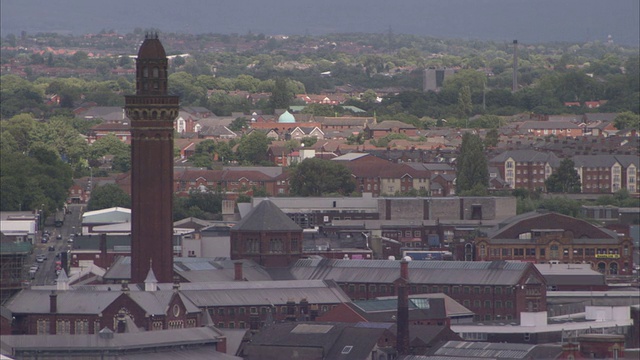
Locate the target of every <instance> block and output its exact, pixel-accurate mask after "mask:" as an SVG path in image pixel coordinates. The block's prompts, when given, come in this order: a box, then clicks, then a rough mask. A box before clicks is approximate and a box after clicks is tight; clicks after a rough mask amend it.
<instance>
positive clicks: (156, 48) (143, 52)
mask: <svg viewBox="0 0 640 360" xmlns="http://www.w3.org/2000/svg"><path fill="white" fill-rule="evenodd" d="M166 58H167V54H166V53H165V52H164V47H163V46H162V43H161V42H160V40H158V35H157V34H156V35H154V36H150V35H147V36H146V37H145V39H144V42H143V43H142V45H141V46H140V49H139V50H138V59H166Z"/></svg>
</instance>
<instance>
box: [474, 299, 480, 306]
mask: <svg viewBox="0 0 640 360" xmlns="http://www.w3.org/2000/svg"><path fill="white" fill-rule="evenodd" d="M480 304H481V302H480V300H473V307H475V308H479V307H480Z"/></svg>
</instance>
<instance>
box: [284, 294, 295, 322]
mask: <svg viewBox="0 0 640 360" xmlns="http://www.w3.org/2000/svg"><path fill="white" fill-rule="evenodd" d="M286 320H287V321H296V302H295V301H293V299H289V300H287V317H286Z"/></svg>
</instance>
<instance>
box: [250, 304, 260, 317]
mask: <svg viewBox="0 0 640 360" xmlns="http://www.w3.org/2000/svg"><path fill="white" fill-rule="evenodd" d="M249 314H251V315H257V314H258V308H257V307H255V306H252V307H250V308H249Z"/></svg>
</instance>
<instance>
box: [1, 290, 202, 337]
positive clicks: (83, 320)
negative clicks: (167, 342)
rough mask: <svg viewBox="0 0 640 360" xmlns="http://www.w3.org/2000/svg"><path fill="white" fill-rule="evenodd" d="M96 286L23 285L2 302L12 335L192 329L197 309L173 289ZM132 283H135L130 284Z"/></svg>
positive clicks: (197, 319) (198, 316)
mask: <svg viewBox="0 0 640 360" xmlns="http://www.w3.org/2000/svg"><path fill="white" fill-rule="evenodd" d="M112 286H114V288H113V289H110V288H106V287H105V288H103V289H101V290H96V291H74V290H60V291H51V290H23V291H21V292H20V293H18V294H17V295H16V296H14V297H13V298H11V299H10V300H9V301H8V302H7V303H6V305H5V306H6V307H7V309H9V311H11V313H12V314H13V317H14V322H13V326H12V328H13V334H28V335H37V334H51V335H53V334H97V333H98V332H99V331H100V330H102V329H104V328H108V329H110V330H112V331H114V332H118V333H122V332H126V331H131V327H132V326H135V327H136V328H144V329H145V330H146V331H153V330H161V329H179V328H193V327H198V326H200V325H201V324H200V316H201V312H200V309H198V308H197V307H196V306H195V305H194V304H193V303H192V302H191V301H190V300H188V299H187V298H185V297H184V296H183V295H181V294H180V292H178V291H173V290H156V291H140V290H139V289H134V290H130V289H129V288H128V285H126V284H125V285H123V287H122V289H118V288H117V285H112ZM131 286H135V285H131Z"/></svg>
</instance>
